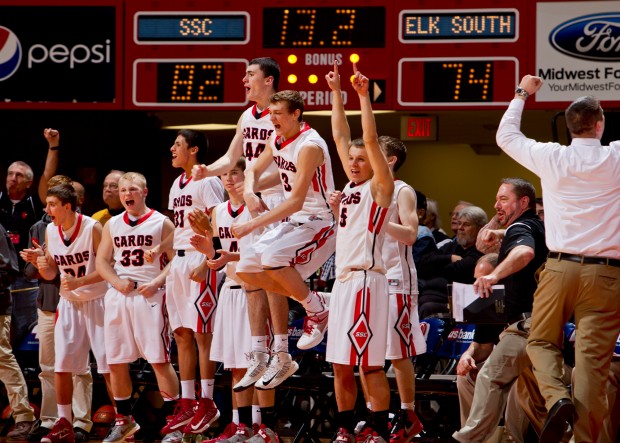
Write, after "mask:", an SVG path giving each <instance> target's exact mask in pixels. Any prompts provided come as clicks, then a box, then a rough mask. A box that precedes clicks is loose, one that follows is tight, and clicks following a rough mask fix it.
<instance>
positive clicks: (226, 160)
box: [192, 114, 243, 180]
mask: <svg viewBox="0 0 620 443" xmlns="http://www.w3.org/2000/svg"><path fill="white" fill-rule="evenodd" d="M242 119H243V114H241V117H239V120H237V129H236V131H235V136H234V137H233V139H232V140H231V142H230V145H229V146H228V150H227V151H226V153H225V154H224V155H222V156H221V157H220V158H218V159H217V160H215V161H214V162H213V163H211V164H210V165H205V164H202V165H194V167H193V168H192V177H193V178H194V180H202V179H203V178H206V177H217V176H218V175H222V174H224V173H225V172H228V171H229V170H230V169H231V168H232V167H233V166H234V165H235V162H236V161H237V160H239V157H241V156H242V155H243V127H242V126H241V121H242Z"/></svg>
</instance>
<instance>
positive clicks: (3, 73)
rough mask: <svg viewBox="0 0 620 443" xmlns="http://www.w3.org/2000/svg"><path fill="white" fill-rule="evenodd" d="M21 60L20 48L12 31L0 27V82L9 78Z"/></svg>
mask: <svg viewBox="0 0 620 443" xmlns="http://www.w3.org/2000/svg"><path fill="white" fill-rule="evenodd" d="M21 60H22V46H21V44H20V43H19V39H18V38H17V36H16V35H15V33H14V32H13V31H11V30H10V29H8V28H5V27H4V26H0V82H1V81H3V80H6V79H7V78H9V77H11V76H12V75H13V73H15V71H17V68H19V64H20V62H21Z"/></svg>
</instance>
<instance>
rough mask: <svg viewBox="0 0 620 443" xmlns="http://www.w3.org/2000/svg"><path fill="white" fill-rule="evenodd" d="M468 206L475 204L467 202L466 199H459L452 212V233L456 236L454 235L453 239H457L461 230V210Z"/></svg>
mask: <svg viewBox="0 0 620 443" xmlns="http://www.w3.org/2000/svg"><path fill="white" fill-rule="evenodd" d="M468 206H474V204H473V203H469V202H466V201H464V200H459V201H458V202H457V204H456V206H455V207H454V209H453V210H452V212H451V213H450V229H452V233H453V234H454V236H453V237H452V239H453V240H456V233H457V231H458V230H459V212H461V209H464V208H466V207H468Z"/></svg>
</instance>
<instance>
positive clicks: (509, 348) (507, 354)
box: [453, 320, 530, 443]
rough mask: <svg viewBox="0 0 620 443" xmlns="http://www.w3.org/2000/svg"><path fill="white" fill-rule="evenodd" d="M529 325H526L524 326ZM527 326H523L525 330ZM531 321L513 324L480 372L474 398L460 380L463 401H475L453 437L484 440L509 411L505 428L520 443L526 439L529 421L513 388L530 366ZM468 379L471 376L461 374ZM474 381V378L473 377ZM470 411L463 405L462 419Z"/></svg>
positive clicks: (459, 387)
mask: <svg viewBox="0 0 620 443" xmlns="http://www.w3.org/2000/svg"><path fill="white" fill-rule="evenodd" d="M524 325H525V327H524ZM521 328H523V329H521ZM528 328H529V320H526V321H521V322H518V323H514V324H512V325H510V326H509V327H508V328H506V330H505V331H504V332H503V333H502V335H501V337H500V341H499V343H498V344H497V346H495V348H493V352H491V355H489V358H488V359H487V360H486V361H485V363H484V365H483V366H482V368H481V369H480V371H479V372H478V377H477V378H476V381H475V390H474V392H473V400H469V399H468V398H472V397H471V394H472V393H471V392H470V393H468V392H467V390H468V389H470V388H468V386H472V384H471V383H467V382H466V380H461V381H460V382H457V386H458V389H459V401H462V400H463V401H464V404H468V403H470V404H471V410H470V411H469V416H468V417H467V421H466V423H465V425H463V426H462V428H461V430H459V431H457V432H455V433H454V434H453V437H454V438H455V439H456V440H458V441H460V442H463V443H465V442H483V441H485V440H487V439H489V438H490V437H491V436H492V435H493V433H494V432H495V431H496V429H497V426H498V425H499V422H500V419H501V418H502V415H503V413H504V409H505V410H506V414H505V428H506V431H507V432H508V433H509V434H510V436H511V437H512V438H513V440H514V441H516V442H522V441H523V440H524V438H523V436H524V434H525V433H526V432H527V426H528V420H527V417H526V416H525V414H524V412H523V410H522V409H521V407H520V406H519V402H518V400H517V397H516V394H517V391H516V390H515V389H511V388H512V386H513V384H514V382H515V380H516V379H517V378H518V377H519V374H520V373H521V371H522V370H523V368H526V367H528V366H529V365H530V361H529V359H528V358H527V354H526V352H525V347H526V340H527V332H526V331H527V329H528ZM459 378H460V379H466V378H468V377H459ZM469 380H470V381H471V380H472V379H471V378H469ZM466 412H467V411H465V410H463V408H461V419H462V418H463V417H464V413H466Z"/></svg>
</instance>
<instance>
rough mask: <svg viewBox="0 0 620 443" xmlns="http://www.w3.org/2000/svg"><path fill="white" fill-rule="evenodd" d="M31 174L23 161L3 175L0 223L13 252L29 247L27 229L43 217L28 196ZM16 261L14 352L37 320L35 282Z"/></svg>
mask: <svg viewBox="0 0 620 443" xmlns="http://www.w3.org/2000/svg"><path fill="white" fill-rule="evenodd" d="M33 177H34V174H33V172H32V168H31V167H30V166H29V165H28V164H26V163H24V162H22V161H16V162H13V163H12V164H11V165H10V166H9V169H8V172H7V176H6V192H0V224H2V226H3V227H4V229H6V231H7V232H8V234H9V237H10V238H11V243H13V246H14V247H15V250H16V251H21V250H23V249H26V248H27V247H28V237H29V233H30V227H31V226H32V225H33V224H35V223H36V222H37V221H38V220H39V219H40V218H41V215H42V214H43V211H42V209H41V204H40V203H39V201H38V199H37V198H36V196H35V197H33V196H32V195H30V192H29V191H30V187H31V186H32V183H33ZM18 258H19V270H20V275H19V276H18V278H17V279H16V280H15V282H14V283H13V284H12V285H11V294H12V295H13V319H12V339H11V345H12V346H13V348H15V349H17V348H19V346H20V345H21V343H22V341H23V340H24V338H25V337H26V335H27V334H28V332H29V331H28V329H29V327H30V326H31V325H32V324H33V323H34V322H35V321H36V319H37V304H36V301H37V293H38V281H37V280H36V279H34V280H30V279H26V278H25V277H24V276H23V270H24V265H25V262H24V260H23V259H22V258H21V257H18Z"/></svg>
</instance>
